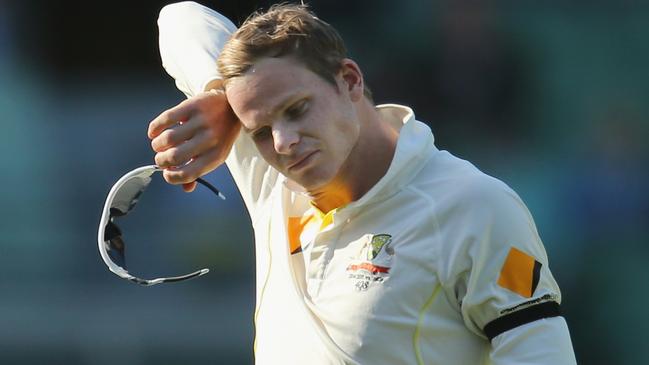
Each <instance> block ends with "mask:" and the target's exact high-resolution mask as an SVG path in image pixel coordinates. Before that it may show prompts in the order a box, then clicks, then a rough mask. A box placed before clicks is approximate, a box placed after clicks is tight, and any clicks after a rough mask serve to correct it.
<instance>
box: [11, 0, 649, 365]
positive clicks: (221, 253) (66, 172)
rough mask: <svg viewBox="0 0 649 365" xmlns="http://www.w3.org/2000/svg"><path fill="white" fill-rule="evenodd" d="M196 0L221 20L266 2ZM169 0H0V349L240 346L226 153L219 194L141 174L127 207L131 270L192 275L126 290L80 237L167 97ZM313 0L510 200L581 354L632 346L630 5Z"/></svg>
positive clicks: (147, 155)
mask: <svg viewBox="0 0 649 365" xmlns="http://www.w3.org/2000/svg"><path fill="white" fill-rule="evenodd" d="M200 2H201V3H203V4H205V5H208V6H210V7H213V8H215V9H217V10H220V11H222V12H223V13H224V14H226V15H228V16H229V17H230V18H231V19H233V20H234V21H235V23H237V24H238V23H239V22H240V21H242V20H243V19H245V16H246V15H247V14H248V13H249V12H250V11H252V10H254V9H256V8H258V7H260V6H266V5H267V4H269V3H271V2H269V1H265V2H255V1H200ZM166 3H169V1H166V2H165V1H137V2H127V1H110V2H109V1H104V2H90V1H85V2H82V1H78V2H77V1H58V2H54V1H53V2H44V1H43V2H41V1H10V0H0V115H1V116H0V119H1V122H0V123H1V125H2V132H1V133H0V136H1V137H0V138H1V141H2V142H1V143H0V159H1V160H0V162H1V166H2V186H3V189H2V195H1V203H2V204H1V207H2V216H1V218H2V219H0V232H2V238H1V239H0V273H1V274H0V363H1V364H45V363H46V364H70V365H71V364H160V363H165V364H178V363H183V364H203V363H223V364H226V363H227V364H245V363H251V359H252V350H251V347H252V346H251V343H252V333H253V324H252V311H253V301H254V286H253V285H254V284H253V267H252V266H253V260H254V257H253V251H252V243H251V241H252V236H251V232H250V229H249V228H248V224H249V222H248V219H247V218H246V216H245V210H244V208H243V207H242V206H241V201H240V197H239V196H238V194H237V193H236V191H235V190H234V188H233V186H232V182H231V180H230V178H229V176H228V174H227V172H226V171H225V168H223V169H220V170H218V171H216V172H215V173H213V174H211V175H209V176H208V180H210V181H211V182H213V183H215V184H216V185H217V186H219V187H221V188H222V189H223V191H224V192H225V193H226V195H227V196H228V197H229V199H228V200H227V201H226V202H221V201H219V200H216V199H214V198H213V197H212V196H211V195H210V194H209V193H208V192H205V191H203V190H201V187H199V188H198V189H199V190H197V192H195V193H194V194H191V195H185V194H183V193H182V192H180V189H178V188H173V187H170V186H167V185H166V184H164V183H162V182H161V181H160V180H158V181H155V182H154V183H153V184H152V186H151V188H150V191H148V192H147V194H146V195H145V196H144V197H143V199H142V201H141V203H140V205H139V206H138V208H137V209H136V210H135V211H134V212H133V213H132V215H130V216H129V218H128V219H127V220H126V222H124V231H125V237H126V241H127V245H128V249H129V251H128V258H129V263H130V267H131V268H132V270H133V271H134V272H136V273H138V274H140V275H143V276H146V277H153V276H156V275H173V274H180V273H185V272H189V271H192V270H194V269H197V268H200V267H209V268H211V269H212V272H211V273H210V274H209V275H207V276H205V277H202V278H200V279H197V280H193V281H190V282H186V283H181V284H175V285H166V286H164V285H163V286H157V287H152V288H142V287H138V286H135V285H133V284H130V283H128V282H126V281H122V280H120V279H118V278H117V277H116V276H114V275H112V274H111V273H109V272H108V270H107V269H106V267H105V266H104V265H103V263H102V262H101V259H100V257H99V255H98V253H97V248H96V229H97V223H98V221H99V218H100V213H101V208H102V204H103V201H104V198H105V196H106V193H107V191H108V189H109V188H110V186H111V185H112V183H113V182H114V181H115V180H116V179H117V178H118V177H119V176H121V174H123V173H124V172H126V171H128V170H130V169H132V168H134V167H136V166H139V165H144V164H149V163H151V162H152V156H153V154H152V152H151V150H150V149H149V147H148V140H147V138H146V127H147V124H148V122H149V121H150V120H151V119H152V118H153V117H155V116H156V115H157V114H158V113H159V112H160V111H162V110H163V109H165V108H167V107H170V106H172V105H175V104H176V103H177V102H179V101H180V100H181V99H182V98H183V96H182V95H181V94H180V93H179V92H178V91H177V90H176V89H175V87H174V85H173V82H172V80H171V79H170V78H169V77H168V76H167V75H166V73H165V72H164V70H163V69H162V67H161V66H160V61H159V55H158V49H157V27H156V23H155V20H156V18H157V12H158V11H159V9H160V8H161V7H162V6H163V5H164V4H166ZM396 4H398V5H396ZM311 5H312V7H313V8H314V9H315V11H316V12H317V13H318V14H319V15H320V17H321V18H323V19H325V20H328V21H329V22H330V23H332V24H333V25H334V26H336V27H337V28H338V29H339V30H340V31H341V33H342V35H343V37H344V38H345V39H346V41H347V42H348V47H349V49H350V53H351V56H352V57H353V58H354V59H356V60H357V61H358V62H359V63H360V64H361V66H362V68H363V70H364V71H365V74H366V79H367V81H368V83H369V85H370V87H372V89H373V91H374V94H375V99H376V101H377V102H379V103H381V102H401V103H405V104H409V105H411V106H413V107H414V109H415V112H416V114H417V116H418V117H419V119H420V120H424V121H428V122H430V125H431V126H432V128H433V131H434V133H435V136H436V140H437V144H438V146H440V147H441V148H444V149H449V150H450V151H451V152H453V153H455V154H456V155H458V156H460V157H463V158H466V159H469V160H471V161H473V162H474V163H475V164H476V165H477V166H478V167H480V168H481V169H482V170H483V171H485V172H487V173H490V174H492V175H495V176H497V177H499V178H501V179H502V180H504V181H505V182H507V183H508V184H509V185H511V186H512V187H513V188H514V189H515V190H516V191H517V192H518V193H519V194H520V195H521V196H522V198H523V199H524V200H525V202H526V203H527V204H528V206H529V208H530V210H531V212H532V214H533V215H534V217H535V219H536V223H537V226H538V228H539V231H540V233H541V237H542V238H543V241H544V243H545V245H546V248H547V251H548V254H549V257H550V265H551V268H552V269H553V272H554V274H555V276H556V278H557V280H558V281H559V283H560V285H561V287H562V291H563V298H564V299H563V301H564V302H563V308H564V312H565V315H566V318H567V321H568V323H569V325H570V329H571V332H572V338H573V343H574V347H575V350H576V353H577V357H578V360H579V362H580V363H582V364H641V363H647V362H648V361H649V346H647V345H646V338H645V337H644V336H645V335H646V333H647V332H649V315H647V308H649V294H648V293H647V283H648V280H647V279H649V265H647V262H648V258H649V245H648V238H649V233H648V229H649V228H648V227H649V192H648V191H649V189H647V187H648V186H649V168H647V166H649V164H648V162H649V144H647V139H648V138H647V137H648V135H649V134H648V131H649V121H648V117H649V103H647V100H649V71H648V70H647V66H648V65H649V45H648V44H649V42H648V41H649V27H647V25H648V24H649V3H647V2H644V1H631V0H625V1H613V0H609V1H597V2H589V1H578V0H569V1H561V2H558V1H552V2H544V3H543V4H539V3H538V2H536V1H529V0H522V1H516V2H512V1H500V2H489V5H487V2H481V1H465V0H461V1H459V0H456V1H414V0H404V1H398V2H397V1H394V0H393V1H387V0H376V1H356V0H355V1H351V0H350V1H345V2H341V3H339V2H332V1H329V2H327V1H324V0H322V1H317V0H313V1H311ZM386 340H388V339H386ZM539 346H543V344H539Z"/></svg>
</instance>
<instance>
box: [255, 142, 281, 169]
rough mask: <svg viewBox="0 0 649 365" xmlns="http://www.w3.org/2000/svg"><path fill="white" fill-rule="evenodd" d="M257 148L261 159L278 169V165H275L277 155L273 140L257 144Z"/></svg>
mask: <svg viewBox="0 0 649 365" xmlns="http://www.w3.org/2000/svg"><path fill="white" fill-rule="evenodd" d="M255 146H256V147H257V151H259V154H260V155H261V157H262V158H263V159H264V160H265V161H266V162H268V163H269V164H270V165H271V166H273V167H277V164H276V163H275V159H276V155H275V148H274V146H273V139H272V138H269V139H267V140H264V141H261V142H255Z"/></svg>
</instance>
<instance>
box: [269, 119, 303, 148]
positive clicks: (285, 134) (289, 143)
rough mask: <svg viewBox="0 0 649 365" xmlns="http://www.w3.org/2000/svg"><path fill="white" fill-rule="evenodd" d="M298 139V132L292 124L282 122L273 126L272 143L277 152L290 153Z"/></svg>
mask: <svg viewBox="0 0 649 365" xmlns="http://www.w3.org/2000/svg"><path fill="white" fill-rule="evenodd" d="M299 141H300V134H299V133H298V131H297V130H295V128H293V127H292V126H287V125H285V124H283V123H282V124H279V125H276V126H274V127H273V144H274V146H275V151H276V152H277V153H278V154H280V155H285V154H290V153H291V150H292V149H293V147H295V146H296V145H297V144H298V142H299Z"/></svg>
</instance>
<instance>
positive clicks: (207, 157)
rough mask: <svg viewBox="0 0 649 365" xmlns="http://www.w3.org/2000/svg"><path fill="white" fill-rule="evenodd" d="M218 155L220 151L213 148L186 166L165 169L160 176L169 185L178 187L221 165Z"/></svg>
mask: <svg viewBox="0 0 649 365" xmlns="http://www.w3.org/2000/svg"><path fill="white" fill-rule="evenodd" d="M219 153H220V151H219V149H218V148H213V149H211V150H209V151H207V152H205V153H204V154H202V155H200V156H198V157H196V158H195V159H194V160H192V161H191V162H190V163H188V164H185V165H183V166H180V167H175V168H168V169H165V170H164V171H163V172H162V175H163V176H164V179H165V180H166V181H167V182H168V183H170V184H174V185H178V184H187V183H191V182H193V181H195V180H196V179H198V178H199V177H201V176H203V175H204V174H206V173H207V172H209V171H212V170H214V169H215V168H216V167H218V166H219V165H221V164H222V163H223V161H221V160H219Z"/></svg>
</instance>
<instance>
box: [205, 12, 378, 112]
mask: <svg viewBox="0 0 649 365" xmlns="http://www.w3.org/2000/svg"><path fill="white" fill-rule="evenodd" d="M284 56H290V57H294V58H295V59H296V60H298V61H299V62H301V63H302V64H304V65H305V66H306V68H308V69H309V70H311V71H312V72H314V73H315V74H317V75H319V76H320V77H322V78H323V79H324V80H326V81H327V82H329V83H331V84H333V85H334V87H337V85H336V80H335V76H336V74H337V73H338V71H340V68H341V65H342V60H343V59H344V58H346V57H347V49H346V47H345V43H344V42H343V40H342V38H341V37H340V35H339V34H338V32H337V31H336V29H334V27H332V26H331V25H330V24H328V23H327V22H325V21H322V20H321V19H318V17H316V16H315V14H314V13H313V12H311V11H310V10H309V9H308V7H307V6H306V5H304V4H286V3H285V4H276V5H273V6H271V7H270V9H268V11H266V12H255V13H253V14H252V15H250V17H248V19H246V21H245V22H244V23H243V24H242V25H241V27H240V28H239V29H238V30H237V31H236V32H235V33H234V34H233V35H232V37H231V38H230V40H229V41H228V42H227V43H226V44H225V46H224V48H223V50H222V52H221V55H220V56H219V58H218V60H217V65H218V69H219V73H220V74H221V77H223V81H224V84H227V82H228V81H229V80H230V79H232V78H235V77H239V76H242V75H243V74H245V73H246V72H247V71H248V70H249V69H250V68H251V67H252V66H253V65H254V64H255V62H257V61H258V60H259V59H261V58H265V57H277V58H279V57H284ZM364 92H365V96H367V97H368V99H370V100H371V99H372V93H371V92H370V90H369V88H367V87H365V90H364Z"/></svg>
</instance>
